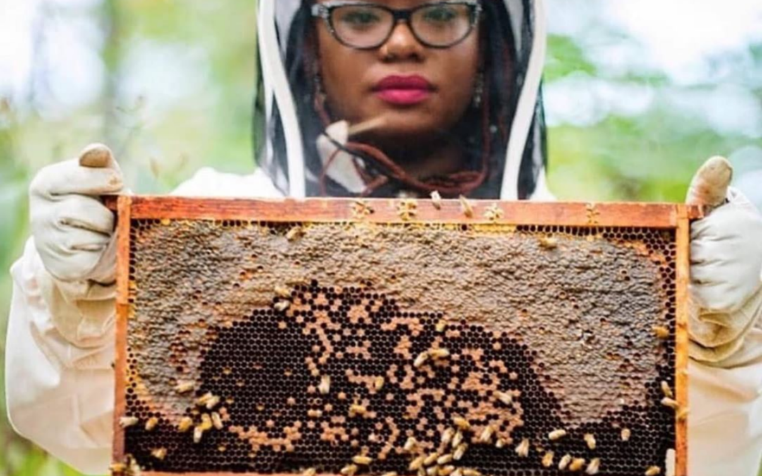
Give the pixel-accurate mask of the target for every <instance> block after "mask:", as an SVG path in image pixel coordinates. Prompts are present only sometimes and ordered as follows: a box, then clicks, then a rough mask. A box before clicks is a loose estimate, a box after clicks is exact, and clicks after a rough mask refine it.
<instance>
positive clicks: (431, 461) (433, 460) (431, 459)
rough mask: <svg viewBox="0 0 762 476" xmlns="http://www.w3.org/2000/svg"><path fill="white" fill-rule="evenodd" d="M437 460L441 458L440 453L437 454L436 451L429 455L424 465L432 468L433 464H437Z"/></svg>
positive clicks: (424, 460)
mask: <svg viewBox="0 0 762 476" xmlns="http://www.w3.org/2000/svg"><path fill="white" fill-rule="evenodd" d="M437 458H439V453H437V452H436V451H435V452H433V453H429V455H428V456H426V457H425V458H424V459H423V465H424V466H431V465H432V464H434V463H436V461H437Z"/></svg>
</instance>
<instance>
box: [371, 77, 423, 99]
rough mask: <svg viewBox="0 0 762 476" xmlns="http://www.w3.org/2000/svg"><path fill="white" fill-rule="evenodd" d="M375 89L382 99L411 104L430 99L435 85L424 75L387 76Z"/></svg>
mask: <svg viewBox="0 0 762 476" xmlns="http://www.w3.org/2000/svg"><path fill="white" fill-rule="evenodd" d="M373 90H374V92H375V93H376V95H377V96H378V97H379V98H380V99H381V100H382V101H385V102H388V103H390V104H395V105H400V106H411V105H414V104H418V103H421V102H423V101H425V100H426V99H428V97H429V96H431V93H432V92H433V91H434V87H433V86H432V84H431V83H430V82H429V81H428V80H427V79H426V78H424V77H423V76H416V75H414V76H387V77H386V78H384V79H382V80H381V81H379V82H378V84H376V86H375V88H373Z"/></svg>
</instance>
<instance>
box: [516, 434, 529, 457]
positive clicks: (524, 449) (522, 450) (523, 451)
mask: <svg viewBox="0 0 762 476" xmlns="http://www.w3.org/2000/svg"><path fill="white" fill-rule="evenodd" d="M516 454H517V455H519V456H520V457H522V458H526V457H528V456H529V439H527V438H524V439H523V440H521V443H519V445H518V446H517V447H516Z"/></svg>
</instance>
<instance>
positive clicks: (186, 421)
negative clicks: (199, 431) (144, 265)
mask: <svg viewBox="0 0 762 476" xmlns="http://www.w3.org/2000/svg"><path fill="white" fill-rule="evenodd" d="M192 426H193V418H191V417H188V416H186V417H183V418H182V419H181V420H180V423H179V424H178V425H177V431H179V432H180V433H185V432H186V431H188V430H190V429H191V427H192Z"/></svg>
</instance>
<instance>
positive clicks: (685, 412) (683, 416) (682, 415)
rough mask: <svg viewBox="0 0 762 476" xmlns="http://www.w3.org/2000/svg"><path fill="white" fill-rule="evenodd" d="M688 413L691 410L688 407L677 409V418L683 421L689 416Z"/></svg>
mask: <svg viewBox="0 0 762 476" xmlns="http://www.w3.org/2000/svg"><path fill="white" fill-rule="evenodd" d="M688 413H689V410H688V408H680V409H679V410H678V411H677V420H678V421H683V420H685V419H686V418H688Z"/></svg>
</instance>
